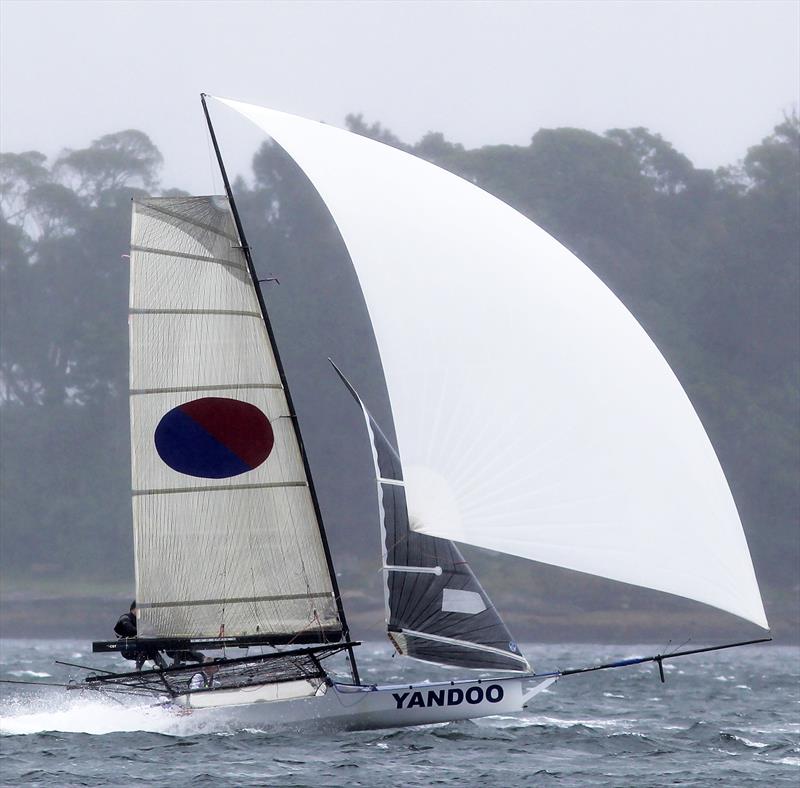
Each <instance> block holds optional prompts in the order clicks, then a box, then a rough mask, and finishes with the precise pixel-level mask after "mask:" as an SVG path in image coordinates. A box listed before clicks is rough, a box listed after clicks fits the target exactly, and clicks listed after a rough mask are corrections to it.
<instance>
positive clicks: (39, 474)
mask: <svg viewBox="0 0 800 788" xmlns="http://www.w3.org/2000/svg"><path fill="white" fill-rule="evenodd" d="M347 122H348V126H349V127H350V129H351V130H353V131H356V132H358V133H361V134H365V135H367V136H371V137H373V138H376V139H379V140H382V141H384V142H387V143H388V144H390V145H394V146H396V147H399V148H402V149H404V150H408V151H410V152H412V153H415V154H417V155H419V156H422V157H424V158H426V159H428V160H430V161H433V162H435V163H436V164H439V165H440V166H442V167H445V168H447V169H449V170H451V171H453V172H455V173H458V174H459V175H462V176H463V177H465V178H467V179H469V180H471V181H473V182H474V183H477V184H478V185H480V186H482V187H483V188H485V189H487V190H488V191H490V192H492V193H493V194H496V195H497V196H498V197H500V198H501V199H503V200H505V201H506V202H508V203H510V204H511V205H513V206H514V207H516V208H517V209H518V210H520V211H521V212H523V213H524V214H526V215H527V216H529V217H530V218H531V219H533V220H534V221H536V222H537V223H538V224H539V225H541V226H542V227H544V228H545V229H546V230H548V231H549V232H550V233H551V234H552V235H554V236H555V237H556V238H558V239H559V240H560V241H561V242H562V243H564V244H566V245H567V246H568V247H569V248H570V249H572V250H573V251H574V252H575V253H576V254H577V255H578V257H580V258H581V259H582V260H583V261H584V262H585V263H586V264H587V265H589V267H590V268H592V270H594V271H595V272H596V273H597V274H598V275H599V276H600V277H601V278H602V279H603V280H604V281H605V282H606V283H607V284H608V285H609V286H610V287H611V288H612V289H613V290H614V291H615V292H616V293H617V294H618V295H619V296H620V298H621V299H622V300H623V301H624V302H625V303H626V305H627V306H628V307H629V308H630V309H631V311H632V312H633V313H634V314H635V315H636V316H637V318H638V319H639V320H640V322H641V323H642V324H643V325H644V326H645V328H646V329H647V331H648V332H649V333H650V335H651V336H652V337H653V338H654V339H655V341H656V343H657V344H658V346H659V347H660V348H661V350H662V352H664V354H665V356H666V357H667V359H668V361H669V362H670V364H671V365H672V367H673V369H675V371H676V373H677V374H678V377H679V378H680V380H681V382H682V383H683V384H684V387H685V388H686V389H687V391H688V393H689V396H690V397H691V399H692V401H693V403H694V404H695V407H696V408H697V410H698V412H699V413H700V416H701V419H702V420H703V422H704V424H705V425H706V428H707V430H708V432H709V434H710V436H711V438H712V441H713V443H714V445H715V448H716V449H717V452H718V454H719V456H720V459H721V461H722V464H723V467H724V468H725V470H726V474H727V476H728V479H729V482H730V483H731V486H732V488H733V490H734V496H735V498H736V500H737V503H738V505H739V507H740V511H741V514H742V519H743V520H744V522H745V525H746V529H747V531H748V537H749V541H750V544H751V548H752V551H753V554H754V558H755V561H756V567H757V571H759V574H760V577H761V579H762V584H766V585H767V586H768V593H767V596H768V598H769V597H770V595H772V597H774V599H775V603H776V604H778V603H780V604H781V605H782V606H783V605H784V604H788V605H791V601H790V598H789V597H786V594H787V593H788V594H789V595H790V597H791V595H792V594H793V595H795V596H794V597H791V598H795V599H796V594H797V593H798V589H797V582H798V580H797V569H796V567H797V562H798V560H800V545H799V544H798V542H799V540H800V537H799V536H798V528H797V525H798V519H799V518H800V511H799V507H800V489H799V487H800V448H798V447H800V414H799V412H798V407H799V406H798V403H799V402H800V382H799V381H800V352H799V348H798V337H800V322H799V321H800V307H798V298H800V280H799V278H798V274H799V271H800V263H799V262H798V261H799V260H800V229H799V228H800V123H799V122H798V118H797V116H796V115H792V116H790V117H786V118H785V119H784V120H783V122H781V123H780V124H779V125H778V126H777V127H776V128H775V130H774V132H773V134H771V135H770V136H769V137H767V138H766V139H765V140H763V141H762V142H761V143H760V144H758V145H755V146H754V147H752V148H751V149H750V150H749V151H748V153H747V156H746V157H745V159H744V160H743V161H742V162H740V163H738V164H737V165H735V166H731V167H727V168H723V169H719V170H717V171H716V172H712V171H709V170H700V169H696V168H695V167H694V166H693V165H692V163H691V162H690V161H689V160H688V159H687V158H686V157H685V156H684V155H682V154H681V153H679V152H678V151H676V150H675V149H674V148H673V147H672V146H671V145H670V144H669V143H668V142H667V141H665V140H664V139H662V138H661V137H660V136H659V135H657V134H654V133H651V132H649V131H648V130H646V129H643V128H637V129H624V130H623V129H615V130H612V131H608V132H606V133H605V134H603V135H598V134H594V133H591V132H588V131H583V130H579V129H543V130H540V131H539V132H537V133H536V134H535V135H534V136H533V138H532V140H531V142H530V144H529V145H527V146H511V145H495V146H485V147H483V148H479V149H474V150H467V149H465V148H464V147H463V146H461V145H458V144H455V143H451V142H449V141H447V140H446V139H445V138H444V137H443V136H442V135H441V134H437V133H430V134H427V135H426V136H425V137H423V138H422V139H421V140H420V141H419V142H418V143H416V144H415V145H407V144H404V143H403V142H402V141H400V140H399V139H397V138H396V137H395V136H394V135H392V133H391V132H390V131H388V130H387V129H384V128H382V127H381V126H380V125H379V124H373V125H368V124H366V123H365V122H364V120H363V118H362V117H361V116H350V117H348V119H347ZM161 163H162V157H161V154H160V153H159V151H158V150H157V149H156V147H155V146H154V145H153V144H152V142H151V141H150V140H149V138H148V137H147V136H146V135H145V134H144V133H142V132H139V131H123V132H119V133H117V134H111V135H107V136H104V137H101V138H100V139H98V140H96V141H94V142H93V143H92V144H91V145H90V146H89V147H87V148H85V149H82V150H68V151H65V152H64V153H63V154H62V155H61V156H59V157H58V158H57V159H56V160H55V161H52V162H48V160H47V159H46V157H45V156H43V155H42V154H40V153H36V152H27V153H19V154H13V153H6V154H2V157H1V158H0V211H1V214H0V244H1V246H0V298H1V299H2V301H1V303H0V309H1V310H2V312H1V314H0V321H1V322H0V331H1V332H2V333H1V334H0V336H1V337H2V343H1V344H0V417H1V418H2V444H1V445H0V451H2V479H1V481H2V512H1V513H0V514H2V532H0V539H1V540H2V542H1V543H0V568H2V572H3V575H4V577H5V578H6V585H4V587H3V589H4V590H5V591H6V592H8V590H9V588H11V587H21V586H23V585H24V586H26V587H31V586H39V587H42V588H43V587H45V586H48V585H51V586H54V587H58V586H62V585H63V584H64V583H70V584H72V585H73V586H75V587H77V585H78V584H81V585H82V587H84V588H85V587H86V584H87V583H88V582H90V581H91V580H96V581H97V583H98V584H103V583H105V584H107V583H109V582H117V583H119V584H120V585H123V586H129V585H130V582H131V576H132V539H131V528H130V503H129V497H128V494H129V484H130V483H129V457H128V425H127V397H126V391H127V327H126V320H125V315H126V304H127V286H128V269H127V259H126V258H125V257H124V255H125V254H126V252H127V246H128V243H129V241H128V239H129V233H130V229H129V224H130V199H131V197H133V196H136V195H141V194H145V193H150V194H153V193H159V194H173V193H178V192H177V191H176V190H164V189H163V188H160V187H159V182H158V172H159V168H160V166H161ZM235 191H236V194H237V202H238V204H239V207H240V211H241V213H242V215H243V217H244V220H245V226H246V228H247V230H248V236H249V241H250V243H251V245H252V246H253V247H254V248H255V254H256V258H257V262H258V264H259V265H260V267H261V268H262V269H263V272H264V274H265V275H266V274H267V273H270V274H276V275H277V276H278V278H279V279H280V280H281V282H282V284H281V285H280V287H279V288H278V290H276V291H275V293H274V294H273V293H270V294H268V300H269V302H270V309H271V310H272V311H273V319H274V321H275V323H276V330H277V331H278V334H279V341H280V342H281V344H282V347H284V348H285V355H286V356H287V359H286V361H287V366H289V367H290V371H291V370H295V371H296V375H295V378H296V379H297V381H298V384H297V388H298V389H299V393H298V392H295V399H296V400H297V406H298V410H299V411H300V416H301V418H303V417H304V416H307V419H306V422H307V424H309V425H310V427H309V429H308V430H307V431H308V432H309V433H310V439H307V442H308V443H309V444H310V446H309V450H310V452H311V454H312V464H313V463H314V460H315V456H314V455H315V454H316V455H317V458H318V459H320V460H327V459H328V457H329V456H331V452H334V451H337V452H338V457H339V458H338V459H337V460H336V463H335V464H336V465H337V468H336V469H332V468H331V467H330V466H331V465H332V463H330V462H325V461H321V462H319V463H317V465H318V466H319V470H318V472H317V476H318V477H319V481H318V484H319V485H321V487H322V488H323V496H322V497H323V504H326V501H327V504H326V505H327V506H329V507H330V509H331V511H332V512H333V516H334V519H336V520H338V521H342V522H344V523H345V525H344V526H341V527H339V528H338V532H337V533H335V534H334V535H333V541H334V548H335V549H336V545H337V543H338V544H339V545H340V546H341V545H348V546H349V547H350V552H351V553H352V552H353V548H352V545H353V543H354V542H355V543H356V544H362V543H363V539H361V537H360V536H357V534H356V531H355V529H356V528H357V527H361V525H360V524H361V523H362V521H363V519H364V518H365V517H368V516H369V511H370V510H369V506H370V505H371V504H369V503H363V502H362V503H357V502H354V501H353V500H352V498H353V497H354V496H351V495H350V492H349V491H350V490H351V489H352V487H351V486H350V487H349V486H348V481H347V480H346V479H345V477H344V476H341V477H339V476H337V473H339V474H341V473H343V471H342V468H347V467H348V465H352V466H353V467H356V466H357V465H358V462H359V460H358V459H357V458H356V457H355V456H354V457H353V463H352V464H350V463H349V462H348V458H349V457H350V453H351V449H350V448H348V447H347V446H346V445H343V442H344V440H345V436H346V432H347V430H346V429H345V427H344V426H342V425H340V424H338V425H334V426H333V427H330V426H328V427H326V426H325V425H324V424H323V422H322V420H317V421H315V418H316V417H317V416H319V414H320V413H321V414H322V415H323V416H324V415H325V408H324V407H322V408H320V402H319V398H320V397H319V392H320V385H321V384H320V380H319V376H320V375H322V374H323V372H321V371H320V370H324V363H323V366H319V365H317V364H316V361H315V359H316V357H317V356H320V357H321V358H322V360H323V362H324V359H325V358H326V357H327V355H330V353H329V352H326V346H325V344H324V341H321V340H320V337H322V338H323V340H324V338H325V337H326V336H332V335H333V334H336V339H335V341H336V342H338V343H339V345H340V352H343V353H346V352H348V348H350V349H351V351H352V354H351V355H352V358H351V361H350V363H351V364H355V365H361V366H362V367H364V368H366V369H367V370H372V375H373V377H374V378H376V380H377V382H376V384H375V388H376V391H377V390H378V389H379V388H380V381H379V367H378V366H377V359H376V358H375V356H374V351H373V350H372V349H371V346H370V347H369V348H368V349H367V350H364V351H360V350H358V348H360V347H362V346H363V347H367V346H369V344H370V341H371V336H370V331H369V326H368V324H365V322H364V319H363V306H362V305H361V302H360V297H359V295H358V291H357V288H355V286H354V283H353V282H352V276H349V275H348V274H347V270H348V265H347V259H346V253H345V250H344V247H343V244H342V242H341V239H340V238H339V235H338V232H337V230H336V228H335V226H334V225H333V222H332V221H331V219H330V217H329V215H328V214H327V211H326V209H325V208H324V206H323V205H322V203H321V201H320V200H319V198H318V197H317V196H316V194H315V192H314V190H313V188H312V187H311V186H310V184H309V183H308V181H307V180H306V179H305V178H304V176H302V175H301V174H300V173H299V172H298V170H297V168H296V167H295V166H294V164H293V163H292V162H291V161H290V160H289V159H288V157H286V156H285V154H283V153H282V151H281V150H280V149H278V148H277V147H276V146H274V145H272V144H268V143H267V144H265V145H264V146H262V148H261V149H260V150H259V151H258V152H257V154H256V155H255V157H254V159H253V171H252V173H251V176H250V177H248V179H247V181H245V180H243V179H241V178H240V179H238V181H237V183H236V185H235ZM332 341H333V340H332ZM312 357H313V358H312ZM324 374H327V371H326V372H325V373H324ZM376 396H377V394H376ZM319 418H320V419H321V416H320V417H319ZM331 418H332V419H333V421H334V422H335V421H337V419H338V417H337V416H333V417H331V416H330V414H328V419H329V420H331ZM345 426H346V425H345ZM363 489H364V490H368V486H367V487H364V488H363ZM343 490H344V491H343ZM365 494H367V493H365ZM355 497H356V498H357V497H358V496H355ZM376 544H377V543H376ZM372 547H373V545H372V544H371V543H370V544H367V545H364V546H362V547H360V548H356V552H358V551H359V550H361V551H363V552H365V553H367V552H369V550H370V549H371V548H372ZM768 605H769V601H768Z"/></svg>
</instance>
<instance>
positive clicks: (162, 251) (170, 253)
mask: <svg viewBox="0 0 800 788" xmlns="http://www.w3.org/2000/svg"><path fill="white" fill-rule="evenodd" d="M131 251H132V252H143V253H144V254H158V255H164V256H165V257H182V258H184V259H185V260H199V261H201V262H204V263H218V264H219V265H227V266H230V267H231V268H238V269H239V270H240V271H246V270H247V268H246V267H245V266H243V265H242V264H241V263H236V262H233V261H232V260H223V259H222V258H221V257H208V256H205V255H200V254H189V253H188V252H175V251H172V250H170V249H155V248H154V247H151V246H136V245H134V244H131Z"/></svg>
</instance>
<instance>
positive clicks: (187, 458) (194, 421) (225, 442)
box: [154, 397, 275, 479]
mask: <svg viewBox="0 0 800 788" xmlns="http://www.w3.org/2000/svg"><path fill="white" fill-rule="evenodd" d="M154 437H155V444H156V451H157V452H158V456H159V457H161V459H162V460H164V462H165V463H166V464H167V465H169V467H170V468H172V469H173V470H175V471H178V472H179V473H185V474H187V475H188V476H200V477H202V478H205V479H225V478H228V477H229V476H238V475H239V474H241V473H247V471H252V470H253V469H254V468H257V467H258V466H259V465H261V463H262V462H264V460H266V459H267V457H269V453H270V452H271V451H272V447H273V446H274V444H275V435H274V434H273V432H272V425H271V424H270V423H269V419H268V418H267V417H266V416H265V415H264V413H262V411H261V410H259V409H258V408H257V407H256V406H255V405H251V404H250V403H249V402H242V401H241V400H237V399H227V398H225V397H203V398H202V399H195V400H192V401H191V402H185V403H184V404H183V405H178V407H177V408H173V409H172V410H171V411H169V412H168V413H166V414H164V416H163V417H162V419H161V421H159V422H158V426H157V427H156V431H155V436H154Z"/></svg>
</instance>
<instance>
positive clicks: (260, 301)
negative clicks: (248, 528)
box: [200, 93, 361, 684]
mask: <svg viewBox="0 0 800 788" xmlns="http://www.w3.org/2000/svg"><path fill="white" fill-rule="evenodd" d="M200 101H201V102H202V104H203V114H204V115H205V118H206V123H207V124H208V131H209V134H210V135H211V143H212V144H213V146H214V153H215V154H216V157H217V163H218V164H219V169H220V173H221V174H222V182H223V184H224V185H225V193H226V195H227V197H228V202H229V203H230V206H231V213H232V214H233V221H234V224H235V225H236V232H237V234H238V236H239V242H240V243H241V245H242V252H243V253H244V257H245V260H246V261H247V270H248V272H249V274H250V279H251V281H252V283H253V287H254V289H255V292H256V298H258V306H259V309H260V310H261V317H262V318H263V320H264V325H265V326H266V329H267V335H268V336H269V341H270V344H271V345H272V352H273V354H274V356H275V364H276V365H277V367H278V374H279V375H280V378H281V384H282V386H283V393H284V395H285V397H286V402H287V404H288V405H289V412H290V414H291V422H292V426H293V428H294V434H295V437H296V438H297V445H298V446H299V448H300V456H301V457H302V459H303V468H304V470H305V473H306V478H307V479H308V489H309V493H310V495H311V501H312V504H313V506H314V514H315V515H316V518H317V525H318V527H319V533H320V538H321V539H322V547H323V550H324V551H325V561H326V563H327V565H328V573H329V574H330V578H331V585H332V586H333V593H334V596H335V598H336V609H337V612H338V614H339V620H340V621H341V622H342V636H343V638H344V640H345V641H346V642H347V643H348V644H349V643H350V628H349V626H348V624H347V618H346V616H345V613H344V607H343V606H342V598H341V593H340V591H339V583H338V581H337V580H336V571H335V570H334V567H333V559H332V557H331V551H330V546H329V545H328V538H327V535H326V533H325V526H324V524H323V522H322V512H321V511H320V507H319V501H318V500H317V492H316V489H315V488H314V478H313V476H312V475H311V467H310V465H309V463H308V456H307V455H306V450H305V446H304V444H303V436H302V434H301V432H300V424H299V421H298V418H297V412H296V411H295V407H294V404H293V402H292V395H291V393H290V391H289V383H288V381H287V379H286V373H285V371H284V368H283V362H282V361H281V357H280V352H279V351H278V345H277V343H276V341H275V335H274V333H273V331H272V324H271V323H270V319H269V314H268V313H267V307H266V304H265V303H264V296H263V294H262V292H261V287H260V285H259V283H258V277H257V275H256V269H255V265H254V264H253V258H252V255H251V254H250V246H249V245H248V243H247V238H246V237H245V234H244V228H243V227H242V222H241V219H240V217H239V211H238V209H237V208H236V201H235V200H234V199H233V191H232V190H231V184H230V181H229V180H228V173H227V171H226V170H225V163H224V162H223V160H222V153H221V151H220V149H219V144H218V142H217V135H216V134H215V132H214V126H213V124H212V123H211V115H210V114H209V111H208V105H207V104H206V94H205V93H201V94H200ZM347 652H348V655H349V658H350V670H351V672H352V675H353V681H354V682H355V683H356V684H360V683H361V681H360V678H359V675H358V667H357V665H356V659H355V654H354V652H353V646H352V645H348V647H347Z"/></svg>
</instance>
